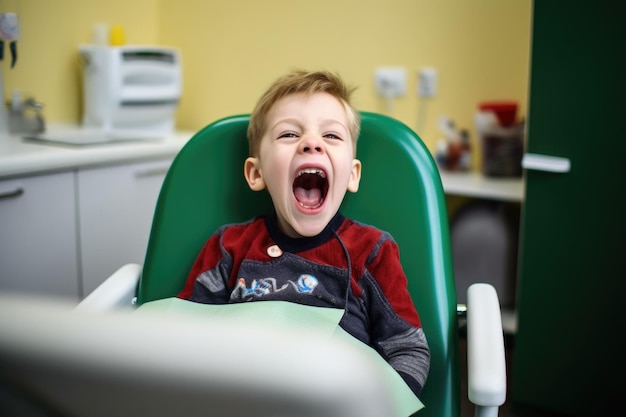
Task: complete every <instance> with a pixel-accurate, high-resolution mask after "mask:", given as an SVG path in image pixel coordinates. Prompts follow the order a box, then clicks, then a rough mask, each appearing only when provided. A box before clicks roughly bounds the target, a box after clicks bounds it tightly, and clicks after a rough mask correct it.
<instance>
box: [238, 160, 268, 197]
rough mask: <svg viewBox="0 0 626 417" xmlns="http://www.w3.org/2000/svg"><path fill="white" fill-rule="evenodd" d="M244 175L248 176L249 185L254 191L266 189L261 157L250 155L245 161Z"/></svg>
mask: <svg viewBox="0 0 626 417" xmlns="http://www.w3.org/2000/svg"><path fill="white" fill-rule="evenodd" d="M243 176H244V177H245V178H246V182H247V183H248V187H250V189H251V190H252V191H261V190H264V189H265V180H264V179H263V174H262V173H261V167H260V164H259V158H255V157H252V156H249V157H248V158H246V161H245V162H244V163H243Z"/></svg>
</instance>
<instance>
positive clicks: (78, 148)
mask: <svg viewBox="0 0 626 417" xmlns="http://www.w3.org/2000/svg"><path fill="white" fill-rule="evenodd" d="M54 129H55V127H52V126H51V127H50V129H49V130H50V132H52V133H54ZM56 129H58V130H57V132H68V129H69V132H71V133H73V134H74V133H75V132H76V131H78V130H79V129H80V128H79V127H78V126H70V127H68V126H61V127H57V128H56ZM193 134H194V132H176V133H174V134H172V135H171V136H169V137H166V138H164V139H156V140H155V139H143V140H142V139H140V140H134V141H118V142H106V143H98V144H88V145H71V144H64V143H55V142H44V141H34V140H29V139H23V138H22V137H21V136H17V135H6V134H5V135H0V179H2V178H9V177H14V176H21V175H32V174H38V173H45V172H51V171H61V170H70V169H76V168H82V167H88V166H96V165H107V164H117V163H124V162H133V161H140V160H148V159H159V158H171V157H174V156H175V155H176V154H177V153H178V151H179V150H180V149H181V148H182V147H183V145H184V144H185V143H186V142H187V141H188V140H189V139H190V138H191V137H192V136H193ZM440 174H441V180H442V183H443V188H444V191H445V192H446V194H450V195H460V196H466V197H475V198H486V199H494V200H502V201H513V202H521V201H523V200H524V181H523V179H522V178H490V177H485V176H484V175H482V174H481V173H479V172H449V171H440Z"/></svg>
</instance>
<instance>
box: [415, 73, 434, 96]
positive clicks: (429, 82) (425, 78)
mask: <svg viewBox="0 0 626 417" xmlns="http://www.w3.org/2000/svg"><path fill="white" fill-rule="evenodd" d="M436 93H437V70H436V69H435V68H422V69H420V70H419V73H418V79H417V94H418V95H419V96H420V97H423V98H430V97H434V96H435V94H436Z"/></svg>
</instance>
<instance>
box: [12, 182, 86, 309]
mask: <svg viewBox="0 0 626 417" xmlns="http://www.w3.org/2000/svg"><path fill="white" fill-rule="evenodd" d="M0 291H10V292H17V293H28V294H45V295H52V296H62V297H69V298H71V299H74V300H77V299H78V298H79V297H80V284H79V275H78V249H77V229H76V198H75V177H74V172H71V171H70V172H64V173H57V174H48V175H40V176H28V177H22V178H15V179H4V180H0Z"/></svg>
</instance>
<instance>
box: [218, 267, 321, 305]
mask: <svg viewBox="0 0 626 417" xmlns="http://www.w3.org/2000/svg"><path fill="white" fill-rule="evenodd" d="M318 282H319V281H318V280H317V278H315V277H314V276H313V275H311V274H302V275H300V276H299V277H298V279H297V280H295V281H292V280H288V281H287V282H286V283H285V284H283V285H282V286H280V287H279V286H278V285H277V281H276V278H272V277H268V278H261V279H258V280H257V279H254V280H252V282H251V283H250V286H249V287H248V286H247V285H246V280H245V279H244V278H239V279H238V280H237V285H236V286H235V288H234V289H233V291H232V292H231V294H230V301H231V302H237V301H251V300H252V299H254V298H259V297H263V296H265V295H268V294H276V293H279V292H281V291H284V290H286V289H288V288H293V289H294V290H295V291H296V292H298V293H300V294H312V293H313V290H315V287H317V284H318Z"/></svg>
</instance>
